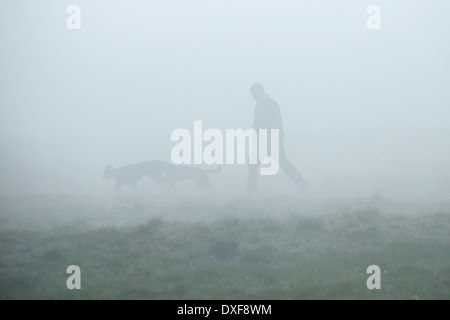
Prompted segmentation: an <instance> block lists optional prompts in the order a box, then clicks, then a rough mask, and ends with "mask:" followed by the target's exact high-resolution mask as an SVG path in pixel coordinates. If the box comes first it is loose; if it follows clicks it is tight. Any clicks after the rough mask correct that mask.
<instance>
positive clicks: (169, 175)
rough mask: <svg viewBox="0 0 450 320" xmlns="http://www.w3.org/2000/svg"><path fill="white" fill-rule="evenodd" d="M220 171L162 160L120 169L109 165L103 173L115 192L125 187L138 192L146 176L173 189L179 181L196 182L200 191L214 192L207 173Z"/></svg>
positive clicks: (130, 165)
mask: <svg viewBox="0 0 450 320" xmlns="http://www.w3.org/2000/svg"><path fill="white" fill-rule="evenodd" d="M220 169H221V168H220V167H219V168H217V169H212V170H207V169H200V168H196V167H187V166H181V165H175V164H172V163H169V162H165V161H160V160H149V161H144V162H139V163H134V164H129V165H126V166H123V167H119V168H113V167H112V166H110V165H108V166H106V168H105V171H104V173H103V178H104V179H105V180H114V181H115V184H116V186H115V190H114V191H115V192H117V191H119V190H120V189H121V188H122V186H123V185H129V186H131V187H133V189H134V191H135V192H137V182H138V181H139V180H140V179H141V178H143V177H145V176H147V177H150V178H152V179H153V180H154V181H155V182H156V183H157V184H165V183H167V184H168V185H169V186H170V187H171V188H172V189H175V188H176V183H177V182H178V181H185V180H194V182H195V183H196V185H197V186H198V187H199V188H200V189H202V190H210V191H212V190H213V188H212V185H211V181H210V180H209V177H208V175H207V173H214V172H219V171H220Z"/></svg>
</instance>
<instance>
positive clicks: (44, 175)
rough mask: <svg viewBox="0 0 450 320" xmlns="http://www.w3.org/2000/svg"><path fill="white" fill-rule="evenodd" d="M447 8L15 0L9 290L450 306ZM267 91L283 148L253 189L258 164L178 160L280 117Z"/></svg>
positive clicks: (0, 26)
mask: <svg viewBox="0 0 450 320" xmlns="http://www.w3.org/2000/svg"><path fill="white" fill-rule="evenodd" d="M70 5H76V6H78V7H79V9H80V16H79V17H80V20H79V22H80V27H81V28H80V29H77V28H75V29H70V28H69V26H72V27H73V23H76V19H75V20H74V18H71V17H73V16H72V15H73V14H74V11H69V12H67V9H68V7H69V6H70ZM370 5H377V6H379V8H380V10H381V11H380V14H381V16H380V17H381V19H380V23H381V25H380V28H379V29H376V28H375V29H369V27H368V25H367V21H368V18H369V16H370V15H371V13H368V12H367V8H368V7H369V6H370ZM449 12H450V2H448V1H445V0H437V1H433V2H432V3H430V2H429V1H414V2H412V1H406V0H397V1H387V0H376V1H360V0H353V1H352V0H343V1H333V0H322V1H294V0H293V1H287V0H281V1H273V0H270V1H269V0H262V1H259V0H258V1H257V0H244V1H225V0H213V1H207V0H192V1H182V0H176V1H174V0H168V1H161V0H153V1H143V0H142V1H141V0H133V1H124V0H108V1H106V0H97V1H86V0H76V1H65V0H64V1H62V0H58V1H56V0H46V1H12V0H6V1H5V0H4V1H1V2H0V267H1V268H2V272H1V273H0V299H28V298H39V299H42V298H43V299H47V298H48V299H55V298H56V299H59V298H64V299H66V298H70V299H71V298H75V299H76V298H87V299H102V298H116V299H135V298H142V299H173V298H175V299H240V298H243V299H303V298H326V299H328V298H329V299H342V298H343V299H349V298H350V299H354V298H355V299H361V298H362V299H365V298H367V299H374V298H375V299H378V298H381V299H384V298H386V299H391V298H400V299H422V298H424V299H426V298H433V299H434V298H444V299H445V298H449V293H450V287H449V283H450V282H449V278H448V270H449V265H448V261H450V257H449V252H448V245H449V243H450V239H449V234H448V228H449V227H450V220H449V215H448V208H449V199H448V195H449V194H450V125H449V119H450V111H449V110H450V90H449V88H450V72H449V71H450V59H449V57H450V43H449V41H448V36H449V34H450V19H448V13H449ZM74 21H75V22H74ZM374 21H375V20H374ZM71 23H72V24H71ZM255 83H259V84H262V86H263V87H264V89H265V93H267V94H268V96H267V95H260V96H259V97H264V98H260V99H261V100H258V95H257V94H256V93H255V92H256V91H254V88H255V87H254V86H253V87H252V85H253V84H255ZM250 88H253V89H252V90H253V91H252V90H250ZM257 88H260V87H258V86H257ZM258 90H259V89H258ZM259 92H260V91H259ZM268 97H270V98H271V99H273V101H275V102H276V104H278V106H279V110H280V113H281V119H282V124H283V126H282V127H283V132H284V148H283V142H282V143H281V147H282V149H281V154H282V156H284V153H283V152H284V151H285V154H286V158H283V157H282V158H281V159H280V164H282V165H281V169H280V170H279V172H278V174H276V175H269V176H262V175H261V176H258V179H257V183H256V184H255V186H254V187H255V188H251V187H252V186H253V185H251V183H250V182H249V181H250V180H251V172H256V171H251V169H252V168H254V167H250V166H248V165H247V164H226V163H225V164H220V168H219V165H218V164H211V165H206V164H202V165H197V164H196V165H191V164H189V165H188V164H185V165H182V166H181V167H179V166H172V165H169V166H170V167H166V166H167V164H165V163H163V162H159V161H165V162H167V161H168V162H170V161H172V162H173V158H172V157H171V154H172V150H173V148H174V147H175V146H176V145H177V143H178V142H177V141H172V140H171V137H172V133H173V132H174V131H175V130H176V129H180V128H184V129H187V130H188V131H189V132H191V134H194V121H202V125H203V132H205V131H206V130H207V129H210V128H211V129H219V130H220V132H222V133H223V134H224V136H225V132H226V130H227V129H240V128H241V129H244V130H247V129H249V128H252V126H253V124H254V123H257V122H258V121H260V123H262V122H264V121H266V123H269V122H271V123H272V124H273V123H274V121H277V119H278V115H277V113H276V112H275V113H272V114H271V116H268V115H267V114H269V113H267V114H266V115H263V113H262V112H263V111H261V110H266V111H264V112H269V111H267V110H272V111H273V110H275V111H276V110H277V108H276V107H274V105H276V104H274V102H271V101H272V100H270V98H268ZM255 100H258V102H257V101H255ZM261 106H263V107H261ZM264 106H265V107H264ZM267 106H269V107H267ZM264 108H265V109H264ZM270 108H272V109H270ZM258 110H259V111H258ZM272 111H271V112H272ZM258 112H261V114H259V117H260V118H258V119H259V120H258V121H255V122H254V116H255V119H256V118H257V116H256V115H257V114H258ZM264 117H265V118H264ZM261 119H262V120H263V121H262V120H261ZM261 121H262V122H261ZM262 127H263V128H264V126H262ZM255 128H256V127H255ZM259 128H261V126H260V127H259ZM272 128H276V126H275V127H273V126H272ZM214 141H216V140H214ZM207 145H208V143H207V142H204V143H203V147H204V148H205V147H206V146H207ZM193 153H194V152H193ZM286 159H287V160H286ZM147 161H149V162H147ZM127 165H132V166H131V167H125V166H127ZM107 166H110V167H107ZM105 168H106V169H105ZM123 168H128V169H123ZM161 168H163V169H161ZM216 169H217V172H204V171H201V170H209V171H214V170H216ZM139 170H145V172H144V173H145V175H146V176H143V174H142V171H139ZM161 170H162V171H161ZM177 170H179V171H177ZM285 170H286V171H285ZM297 171H298V172H299V174H298V173H297ZM286 172H288V173H289V174H287V173H286ZM136 175H137V176H136ZM190 175H191V176H190ZM141 176H142V177H141ZM186 176H188V177H189V178H188V179H184V178H185V177H186ZM300 176H301V177H302V178H299V177H300ZM254 177H255V176H253V178H254ZM105 178H107V179H105ZM138 178H140V179H138ZM134 179H136V180H137V185H136V190H134V186H133V183H132V182H133V180H134ZM301 179H304V180H303V181H300V180H301ZM130 181H131V183H130ZM304 181H306V182H305V183H304V185H302V186H300V185H301V184H302V183H303V182H304ZM115 182H116V184H117V187H115ZM306 183H307V184H308V185H309V188H306V187H305V185H306ZM297 187H298V188H297ZM302 187H305V188H302ZM298 189H301V190H298ZM30 230H31V231H32V232H29V231H30ZM71 264H77V265H79V266H80V268H81V269H82V270H83V271H82V272H83V277H85V278H84V279H88V281H84V280H83V281H84V282H82V283H83V289H84V290H83V291H82V292H81V293H79V294H78V295H76V294H74V293H73V292H74V291H71V290H67V288H69V285H67V288H66V278H64V277H65V274H64V271H65V268H66V267H67V266H69V265H71ZM373 264H379V265H380V266H381V270H382V271H383V273H382V275H383V277H384V278H383V279H384V280H383V281H384V282H383V290H382V291H380V292H381V293H379V294H378V295H374V294H373V292H372V291H370V290H366V289H365V288H366V287H365V285H364V284H365V283H366V282H365V281H366V278H365V277H367V276H366V273H365V270H366V268H367V266H369V265H373ZM34 270H39V272H38V271H36V272H35V271H34ZM104 270H109V272H108V273H103V271H104ZM411 270H413V271H414V272H411ZM361 288H362V289H361ZM367 288H369V286H368V287H367ZM69 289H71V288H69ZM75 291H76V290H75Z"/></svg>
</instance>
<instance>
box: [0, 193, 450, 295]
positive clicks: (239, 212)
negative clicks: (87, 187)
mask: <svg viewBox="0 0 450 320" xmlns="http://www.w3.org/2000/svg"><path fill="white" fill-rule="evenodd" d="M201 197H202V196H198V197H178V198H175V199H173V198H171V201H170V202H169V201H168V200H169V199H164V198H161V197H152V196H150V195H145V194H144V195H132V194H130V195H126V196H122V197H121V196H119V197H115V198H114V197H95V196H90V195H84V194H78V195H73V194H72V195H67V194H47V195H42V194H34V195H15V196H12V195H2V196H1V197H0V204H1V206H0V208H1V214H0V298H1V299H450V250H449V248H450V232H449V230H450V211H449V210H448V209H450V206H448V205H447V204H426V203H425V204H424V203H422V204H417V203H401V202H392V201H387V200H385V199H380V198H378V197H377V198H371V199H328V200H323V199H306V198H295V197H288V198H285V199H279V198H277V199H270V198H269V197H259V198H258V196H253V197H251V198H246V197H228V198H225V199H220V200H219V199H209V200H208V201H201ZM69 265H78V266H79V267H80V269H81V290H68V289H67V287H66V280H67V278H68V276H69V275H68V274H66V269H67V267H68V266H69ZM370 265H378V266H379V267H380V269H381V289H380V290H369V289H367V286H366V280H367V278H368V277H369V276H370V275H369V274H367V273H366V269H367V267H368V266H370Z"/></svg>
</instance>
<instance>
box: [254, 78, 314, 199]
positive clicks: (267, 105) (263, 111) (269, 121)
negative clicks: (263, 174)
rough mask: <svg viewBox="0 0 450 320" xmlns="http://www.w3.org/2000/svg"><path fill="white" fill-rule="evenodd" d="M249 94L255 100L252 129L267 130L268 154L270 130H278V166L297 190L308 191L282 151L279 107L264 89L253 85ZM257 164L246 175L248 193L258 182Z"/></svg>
mask: <svg viewBox="0 0 450 320" xmlns="http://www.w3.org/2000/svg"><path fill="white" fill-rule="evenodd" d="M250 93H251V94H252V96H253V98H254V99H255V100H256V107H255V113H254V117H253V128H254V129H255V130H256V131H257V132H258V130H259V129H267V134H268V139H267V140H268V141H267V144H268V151H269V152H270V145H271V143H270V129H279V134H280V141H279V165H280V168H281V169H283V171H284V172H286V174H287V175H288V176H289V178H290V179H291V180H292V182H293V183H294V184H295V185H296V186H297V188H298V189H299V190H306V189H308V183H307V182H306V181H305V179H303V177H302V176H301V175H300V173H299V172H298V170H297V169H296V168H295V167H294V165H293V164H292V163H291V162H289V161H288V159H287V157H286V152H285V150H284V131H283V122H282V121H281V113H280V107H279V106H278V104H277V103H276V102H275V100H273V99H272V98H271V97H270V96H269V95H268V94H266V92H265V90H264V87H263V86H262V85H261V84H259V83H255V84H253V85H252V86H251V87H250ZM259 166H260V164H259V161H258V164H250V165H249V175H248V191H250V192H251V191H255V190H256V188H257V180H258V175H259V173H258V169H259Z"/></svg>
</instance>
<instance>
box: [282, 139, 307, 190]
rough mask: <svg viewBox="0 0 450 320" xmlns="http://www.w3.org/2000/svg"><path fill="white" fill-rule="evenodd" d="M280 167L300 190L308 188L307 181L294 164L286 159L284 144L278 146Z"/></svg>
mask: <svg viewBox="0 0 450 320" xmlns="http://www.w3.org/2000/svg"><path fill="white" fill-rule="evenodd" d="M280 168H281V169H283V170H284V172H286V174H287V175H288V177H289V178H290V179H291V180H292V182H293V183H294V184H295V185H296V186H297V188H298V189H299V190H300V191H304V190H307V189H308V188H309V185H308V182H306V180H305V179H304V178H303V177H302V175H301V174H300V172H298V170H297V168H296V167H294V165H293V164H292V163H291V162H289V160H288V159H287V157H286V152H285V150H284V145H281V146H280Z"/></svg>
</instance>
